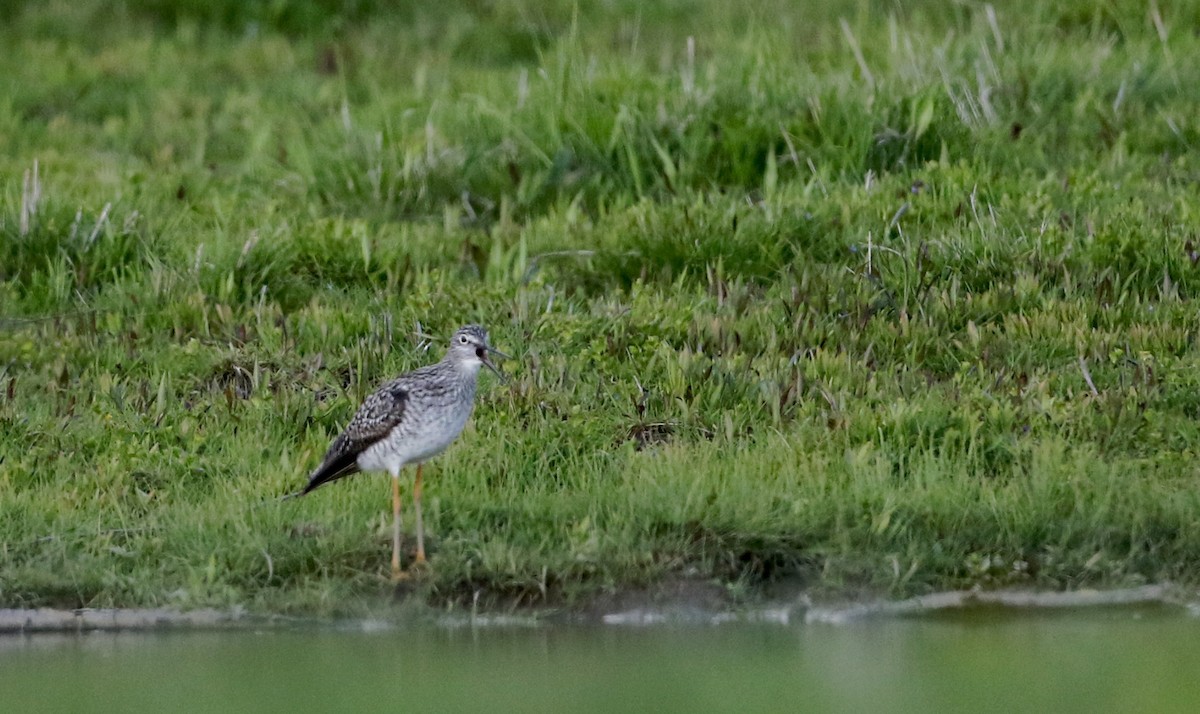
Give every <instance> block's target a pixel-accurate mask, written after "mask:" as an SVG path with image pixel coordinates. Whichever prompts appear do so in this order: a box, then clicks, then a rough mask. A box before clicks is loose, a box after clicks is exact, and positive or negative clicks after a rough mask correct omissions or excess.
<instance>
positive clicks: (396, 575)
mask: <svg viewBox="0 0 1200 714" xmlns="http://www.w3.org/2000/svg"><path fill="white" fill-rule="evenodd" d="M401 574H402V571H401V570H400V476H399V474H397V475H395V476H393V477H392V579H393V580H399V579H400V576H401Z"/></svg>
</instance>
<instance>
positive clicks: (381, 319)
mask: <svg viewBox="0 0 1200 714" xmlns="http://www.w3.org/2000/svg"><path fill="white" fill-rule="evenodd" d="M387 5H388V4H386V3H374V2H366V1H363V2H355V3H346V4H344V5H342V4H338V3H332V2H314V3H307V4H306V3H301V2H294V1H284V2H273V3H261V4H249V3H240V2H228V3H195V2H185V1H184V0H177V1H176V2H168V1H167V0H158V1H152V0H140V1H137V2H134V1H130V2H115V1H114V2H100V1H97V2H90V3H67V2H50V3H35V2H28V3H20V2H13V3H8V4H6V5H5V6H4V9H3V10H2V11H0V14H2V17H0V19H2V20H3V21H2V22H0V44H2V45H3V46H4V47H5V48H6V49H5V51H4V52H3V53H0V606H35V605H60V606H62V605H65V606H78V605H89V606H110V605H118V606H124V605H172V606H179V607H193V606H208V605H214V606H230V605H234V604H240V605H245V606H247V607H250V608H251V609H254V610H262V611H289V612H344V611H347V610H352V609H355V608H358V607H364V606H365V607H370V606H371V604H372V603H376V602H380V601H382V600H383V599H384V596H385V594H386V593H387V592H389V589H388V586H387V584H386V577H385V576H386V573H387V554H388V550H389V538H388V533H389V531H388V528H389V521H388V519H389V517H390V514H389V513H388V511H389V499H388V491H389V485H388V483H387V480H386V478H384V477H382V476H374V477H371V476H358V477H356V478H354V479H350V480H348V481H345V482H341V483H338V484H337V485H335V486H331V487H328V488H324V489H321V490H320V491H318V492H316V493H315V494H313V495H311V496H309V497H306V498H304V499H300V500H297V501H289V502H285V503H276V502H274V501H273V499H274V498H275V497H277V496H279V495H282V494H284V493H287V492H289V491H292V490H295V489H296V488H297V487H299V486H300V485H302V484H303V483H304V481H305V478H306V475H307V473H308V471H309V470H310V469H311V468H313V467H314V466H315V464H316V463H317V461H318V460H319V458H320V456H321V454H322V453H323V451H324V448H325V447H326V445H327V444H328V442H329V440H330V439H331V438H332V437H333V436H334V435H335V434H336V433H337V432H338V431H339V430H340V428H341V427H343V426H344V425H345V423H346V421H347V420H348V419H349V417H350V415H351V414H352V412H353V409H354V408H355V406H356V405H357V403H358V400H359V399H361V398H362V397H363V396H364V395H365V394H366V393H368V392H369V391H370V390H371V389H372V388H373V387H374V386H375V385H376V384H378V383H379V382H380V381H381V380H383V379H385V378H387V377H388V376H390V375H393V374H396V373H398V372H400V371H403V370H407V369H410V368H413V367H416V366H418V365H420V364H423V363H426V362H428V361H431V360H433V359H436V358H437V357H438V356H440V351H441V346H440V345H439V344H434V345H433V346H432V347H430V348H429V349H428V350H425V349H424V347H425V346H426V343H425V342H423V341H422V340H421V339H420V338H419V337H418V336H417V332H418V326H419V328H420V329H421V330H424V331H426V332H430V333H433V334H436V335H441V336H445V335H448V334H449V333H450V332H451V331H452V330H453V329H454V328H455V327H457V326H458V325H459V324H462V323H465V322H471V321H479V322H482V323H484V324H486V325H488V326H489V327H490V329H491V331H492V337H493V343H494V344H496V345H497V346H498V347H499V348H501V349H503V350H505V351H507V352H510V353H512V354H513V355H514V356H515V357H516V359H514V360H513V361H511V362H510V363H509V364H508V365H506V368H507V371H508V372H509V374H510V376H511V378H512V379H511V382H510V384H508V385H507V386H505V385H500V384H498V383H497V382H496V381H495V380H492V379H490V378H489V377H488V376H487V375H485V376H484V377H483V380H484V381H483V385H482V389H481V393H480V395H479V404H478V408H477V410H476V414H475V418H474V421H473V424H472V426H470V427H469V428H468V430H467V432H466V433H464V435H463V437H462V438H461V439H460V441H459V443H458V444H457V445H456V446H455V447H454V448H452V449H451V450H450V451H448V452H447V453H446V454H445V455H444V456H442V457H440V458H439V459H438V460H437V461H435V462H434V463H433V464H431V467H430V469H429V476H430V478H429V485H428V487H427V491H426V493H427V495H426V510H427V514H426V515H427V524H428V530H429V531H430V533H431V537H432V546H433V549H432V550H433V553H432V562H433V569H432V572H431V573H430V575H429V577H428V579H427V580H426V581H425V582H424V584H423V586H422V588H421V590H420V594H421V596H422V597H423V598H425V599H426V600H427V601H428V602H430V603H432V604H434V605H438V606H449V605H454V604H460V603H462V604H469V603H471V602H473V601H474V600H475V598H476V597H478V598H480V600H481V601H482V602H484V603H492V604H496V605H513V604H522V605H542V604H554V603H563V602H565V603H578V602H582V601H585V600H586V599H587V598H588V597H589V596H591V595H594V594H596V593H599V592H603V591H611V590H618V589H622V588H629V587H642V586H647V585H652V584H653V583H655V582H660V581H663V580H670V579H675V578H680V577H686V578H700V579H710V580H714V581H716V582H719V583H723V584H725V585H727V586H728V589H729V591H730V593H731V595H732V596H734V597H743V596H744V597H753V596H754V595H755V593H757V592H760V588H761V587H762V586H764V585H767V584H770V583H774V582H779V581H788V582H799V583H804V584H806V585H807V586H809V587H811V588H813V589H814V591H816V592H825V593H845V592H862V591H867V592H874V593H882V594H886V595H891V596H903V595H907V594H913V593H921V592H927V591H930V590H936V589H942V588H954V587H966V586H971V585H975V584H982V585H984V586H1004V585H1035V586H1039V587H1051V588H1064V587H1078V586H1085V585H1089V586H1090V585H1101V586H1115V585H1123V584H1133V583H1140V582H1144V581H1160V580H1173V581H1177V582H1182V583H1184V584H1187V585H1196V584H1198V582H1200V578H1198V577H1197V575H1196V573H1197V572H1200V489H1198V488H1197V476H1198V474H1197V467H1196V466H1195V458H1196V452H1197V450H1198V448H1200V426H1198V422H1197V416H1200V389H1198V387H1200V348H1197V346H1196V345H1195V344H1194V336H1195V335H1196V333H1197V330H1198V329H1200V313H1197V311H1196V309H1195V306H1194V304H1193V300H1194V298H1195V297H1197V293H1198V292H1200V266H1198V265H1197V262H1198V259H1200V236H1198V235H1197V227H1198V225H1200V212H1198V210H1197V208H1196V205H1197V204H1196V202H1195V194H1196V186H1197V180H1198V177H1200V158H1198V156H1200V154H1198V153H1197V151H1196V149H1197V144H1200V118H1198V115H1197V113H1196V111H1195V102H1194V90H1193V88H1194V87H1196V86H1200V64H1197V63H1195V62H1193V61H1189V60H1187V59H1185V58H1189V57H1194V56H1196V55H1197V53H1200V37H1198V36H1197V35H1196V34H1195V33H1194V32H1192V28H1193V27H1195V26H1196V25H1197V23H1198V22H1200V11H1198V10H1197V7H1200V6H1194V5H1191V4H1186V3H1159V4H1158V5H1153V4H1152V5H1151V7H1150V9H1147V8H1146V7H1145V6H1144V5H1143V4H1141V3H1132V2H1130V3H1124V2H1106V3H1087V2H1082V1H1081V0H1068V2H1063V3H1058V4H1054V5H1053V6H1050V5H1048V4H1044V3H1032V2H1030V3H997V4H996V5H995V7H992V6H989V5H986V4H981V3H957V4H947V3H940V2H904V3H900V2H892V3H885V2H851V3H834V2H828V3H824V4H821V3H792V2H786V1H785V0H774V1H770V0H766V1H760V2H756V3H752V4H750V5H742V4H730V3H724V2H717V0H672V1H669V2H662V3H657V4H653V5H646V6H644V5H643V4H642V3H633V2H621V1H618V2H598V1H596V2H586V1H584V2H579V3H577V4H570V3H565V2H551V1H549V0H547V1H544V2H532V1H524V2H523V1H520V0H491V1H485V0H474V1H464V2H443V3H437V4H436V7H429V8H427V9H419V10H414V9H409V10H404V11H392V10H388V9H386V6H387ZM424 5H425V4H421V3H417V4H415V6H416V7H421V8H424ZM689 38H690V39H689ZM410 521H411V519H410ZM410 540H411V539H410Z"/></svg>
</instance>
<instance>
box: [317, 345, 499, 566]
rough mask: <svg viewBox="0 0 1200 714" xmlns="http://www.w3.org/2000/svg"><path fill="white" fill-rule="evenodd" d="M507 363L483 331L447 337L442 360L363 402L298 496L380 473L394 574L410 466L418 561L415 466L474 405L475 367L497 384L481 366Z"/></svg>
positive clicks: (451, 435) (449, 437)
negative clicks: (389, 489) (389, 493)
mask: <svg viewBox="0 0 1200 714" xmlns="http://www.w3.org/2000/svg"><path fill="white" fill-rule="evenodd" d="M489 353H492V354H496V355H499V356H501V357H503V356H506V355H504V354H503V353H501V352H498V351H496V350H494V349H492V348H491V347H490V346H489V345H488V334H487V330H485V329H483V328H482V327H480V326H479V325H467V326H466V327H462V328H460V329H459V330H458V331H457V332H455V333H454V337H453V338H452V339H451V343H450V348H449V349H448V350H447V351H446V356H445V357H443V358H442V360H441V361H440V362H438V363H436V364H431V365H429V366H426V367H422V368H420V369H417V370H414V371H412V372H409V373H407V374H403V375H401V376H399V377H397V378H395V379H393V380H391V381H390V382H387V383H386V384H384V385H383V386H382V387H380V388H379V389H377V390H376V391H375V392H374V393H372V394H371V395H370V396H369V397H367V398H366V400H364V401H363V404H362V406H361V407H359V409H358V411H357V412H356V413H355V415H354V418H353V419H351V420H350V424H349V425H348V426H347V427H346V430H345V431H343V432H342V433H341V435H339V436H338V437H337V438H336V439H334V441H333V443H332V444H331V445H330V447H329V450H328V451H327V452H326V453H325V458H324V460H323V461H322V462H321V465H320V466H318V467H317V469H316V470H315V471H313V472H312V474H311V475H310V476H309V480H308V484H307V485H306V486H305V487H304V490H303V491H301V492H300V493H299V494H297V495H304V494H306V493H309V492H311V491H312V490H313V489H316V488H318V487H319V486H322V485H324V484H327V483H329V482H331V481H336V480H337V479H340V478H344V477H346V476H350V475H352V474H355V473H358V472H359V471H387V472H388V473H390V474H391V475H392V478H393V515H394V523H393V525H394V538H393V554H392V566H393V571H394V572H396V573H398V569H399V553H398V551H399V547H400V544H399V531H400V520H399V519H400V494H399V484H398V479H399V476H400V471H401V469H403V468H404V467H405V466H406V465H409V464H416V465H417V476H416V481H415V484H414V489H413V501H414V505H415V508H416V515H417V560H418V562H422V561H424V560H425V552H424V534H423V532H422V524H421V511H420V507H421V506H420V503H421V502H420V498H421V495H420V494H421V492H420V488H421V466H420V465H421V464H422V463H424V462H425V461H427V460H429V459H431V458H433V457H434V456H437V455H438V454H440V453H442V452H443V451H445V450H446V447H448V446H450V444H451V443H452V442H453V441H454V440H455V439H456V438H458V435H459V434H460V433H462V430H463V427H464V426H466V423H467V419H469V418H470V416H471V411H472V410H473V409H474V406H475V385H476V383H477V381H478V377H479V369H480V367H483V366H486V367H488V368H489V369H491V370H492V371H493V372H495V373H496V374H497V375H498V376H500V377H501V378H503V375H501V374H500V372H499V370H497V369H496V367H495V365H493V364H492V362H491V360H490V359H488V355H489Z"/></svg>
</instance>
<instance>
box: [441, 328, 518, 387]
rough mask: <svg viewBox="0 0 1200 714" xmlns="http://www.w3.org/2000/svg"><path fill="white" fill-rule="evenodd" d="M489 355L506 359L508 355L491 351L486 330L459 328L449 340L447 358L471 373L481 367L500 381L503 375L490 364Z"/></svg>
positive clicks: (494, 350) (495, 350)
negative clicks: (490, 371)
mask: <svg viewBox="0 0 1200 714" xmlns="http://www.w3.org/2000/svg"><path fill="white" fill-rule="evenodd" d="M491 355H496V356H497V357H502V358H504V359H508V355H506V354H504V353H503V352H501V351H499V350H497V349H493V348H492V346H491V345H489V344H488V333H487V330H485V329H483V328H482V327H480V326H479V325H466V326H465V327H460V328H458V330H456V331H455V333H454V337H452V338H450V351H449V353H448V354H447V356H448V357H449V358H450V359H451V360H453V361H454V362H455V363H457V364H459V365H462V366H463V367H466V368H468V369H470V370H472V371H478V369H479V366H480V365H483V366H484V367H487V368H488V369H490V370H492V371H493V372H495V373H496V376H497V377H499V378H500V379H501V380H504V379H505V378H504V375H503V374H501V373H500V370H499V369H497V368H496V365H495V364H494V363H493V362H492V360H491Z"/></svg>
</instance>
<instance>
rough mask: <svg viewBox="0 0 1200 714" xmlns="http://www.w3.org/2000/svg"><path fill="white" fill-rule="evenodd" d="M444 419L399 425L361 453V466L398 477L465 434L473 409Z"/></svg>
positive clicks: (443, 417) (364, 468)
mask: <svg viewBox="0 0 1200 714" xmlns="http://www.w3.org/2000/svg"><path fill="white" fill-rule="evenodd" d="M439 416H440V417H441V418H436V419H430V420H428V421H426V422H424V423H422V424H420V425H419V426H412V427H410V428H407V429H405V428H403V427H397V428H395V429H393V430H392V432H391V433H390V434H389V435H388V436H387V437H385V438H383V439H381V440H380V441H379V442H378V443H376V444H375V445H373V446H371V447H370V448H368V449H366V450H364V451H363V452H362V453H361V454H359V455H358V460H357V461H358V467H359V468H360V469H362V470H363V471H387V472H388V473H390V474H392V475H393V476H396V475H398V474H399V473H400V469H402V468H404V467H405V466H408V465H410V464H420V463H423V462H425V461H427V460H429V459H432V458H433V457H434V456H437V455H438V454H440V453H442V452H443V451H445V450H446V447H448V446H450V444H452V443H454V440H455V439H457V438H458V435H459V434H460V433H462V430H463V427H464V426H466V424H467V419H469V418H470V416H471V408H470V406H468V407H467V408H465V409H455V410H447V411H446V413H445V414H443V415H439Z"/></svg>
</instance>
